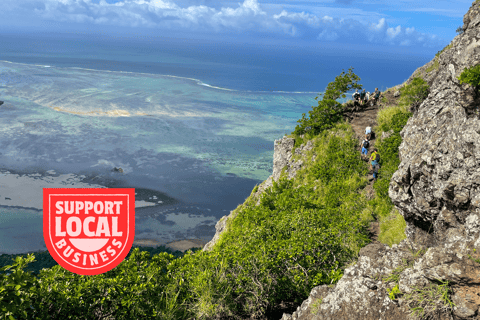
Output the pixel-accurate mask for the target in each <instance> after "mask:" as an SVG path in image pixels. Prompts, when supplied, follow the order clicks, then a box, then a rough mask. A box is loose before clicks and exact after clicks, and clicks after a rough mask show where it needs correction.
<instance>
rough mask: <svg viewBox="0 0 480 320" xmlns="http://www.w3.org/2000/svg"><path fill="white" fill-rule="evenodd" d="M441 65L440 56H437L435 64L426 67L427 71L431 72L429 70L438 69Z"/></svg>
mask: <svg viewBox="0 0 480 320" xmlns="http://www.w3.org/2000/svg"><path fill="white" fill-rule="evenodd" d="M439 66H440V63H439V62H438V58H435V61H434V62H433V64H432V65H431V66H430V67H428V68H427V69H425V72H426V73H429V72H432V71H433V70H438V67H439Z"/></svg>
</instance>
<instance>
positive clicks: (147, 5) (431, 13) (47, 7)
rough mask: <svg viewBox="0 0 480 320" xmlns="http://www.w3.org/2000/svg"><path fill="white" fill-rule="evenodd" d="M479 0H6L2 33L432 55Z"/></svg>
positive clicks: (1, 6)
mask: <svg viewBox="0 0 480 320" xmlns="http://www.w3.org/2000/svg"><path fill="white" fill-rule="evenodd" d="M471 4H472V1H471V0H453V1H452V0H395V1H386V0H277V1H272V0H244V1H243V2H242V1H229V0H228V1H219V0H163V1H162V0H1V2H0V11H1V12H2V19H1V21H0V34H1V33H19V32H21V33H33V34H34V33H82V34H96V35H98V34H101V35H109V36H112V35H114V36H118V37H126V38H129V37H130V38H146V39H148V38H155V37H158V38H161V37H184V38H188V39H214V40H215V39H216V40H218V41H237V42H238V41H244V42H246V43H276V44H277V45H278V44H279V45H284V46H312V47H315V46H328V45H334V44H342V45H348V46H358V47H359V48H367V47H368V48H372V49H373V50H393V51H398V50H403V51H405V52H411V53H416V52H418V53H423V54H428V55H432V54H434V53H436V52H437V51H439V50H441V49H442V48H443V47H444V46H446V45H447V44H448V43H449V42H450V41H451V40H452V39H453V38H454V37H455V35H456V29H457V28H458V27H459V26H461V25H463V16H464V14H465V13H466V12H467V11H468V9H469V7H470V6H471Z"/></svg>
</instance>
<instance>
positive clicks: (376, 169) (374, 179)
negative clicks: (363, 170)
mask: <svg viewBox="0 0 480 320" xmlns="http://www.w3.org/2000/svg"><path fill="white" fill-rule="evenodd" d="M379 168H380V165H379V164H378V163H377V164H376V165H375V166H373V168H372V169H373V181H377V178H378V169H379Z"/></svg>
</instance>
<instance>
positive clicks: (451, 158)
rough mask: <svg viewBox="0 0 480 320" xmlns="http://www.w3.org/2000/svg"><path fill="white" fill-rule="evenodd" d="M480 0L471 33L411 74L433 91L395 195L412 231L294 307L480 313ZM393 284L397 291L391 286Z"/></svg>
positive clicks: (405, 133)
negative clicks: (468, 77) (465, 76)
mask: <svg viewBox="0 0 480 320" xmlns="http://www.w3.org/2000/svg"><path fill="white" fill-rule="evenodd" d="M479 6H480V3H477V2H474V3H473V4H472V6H471V7H470V9H469V11H468V12H467V14H466V15H465V17H464V20H463V21H464V25H463V30H464V32H463V33H462V34H460V35H458V36H456V37H455V38H454V40H453V41H452V42H451V44H450V45H448V46H447V47H446V48H445V49H444V50H442V51H441V52H440V53H439V54H437V55H436V56H435V58H434V59H433V60H432V61H431V62H429V63H428V64H427V65H425V66H423V67H421V68H419V69H417V70H416V71H415V72H414V73H413V74H412V76H411V77H410V78H409V79H408V80H407V84H408V83H410V82H411V81H412V79H413V78H414V77H418V76H420V77H422V78H424V79H425V80H426V81H427V82H428V84H429V85H430V93H429V95H428V97H427V99H426V100H424V101H423V102H422V103H421V105H419V106H418V108H416V109H415V112H414V115H413V116H412V117H411V118H410V119H409V121H408V123H407V125H406V126H405V127H404V129H403V130H402V132H401V136H402V139H403V142H402V144H401V146H400V148H399V153H400V155H399V156H400V160H401V164H400V165H399V167H398V170H397V171H396V172H395V174H394V175H393V177H392V180H391V182H390V188H389V196H390V198H391V199H392V201H393V203H394V204H395V206H396V208H397V209H398V210H399V212H400V213H401V214H402V215H403V217H404V218H405V220H406V222H407V228H406V231H405V232H406V235H407V239H406V240H404V241H402V242H401V243H400V244H399V245H394V246H392V247H391V248H390V247H388V246H385V245H383V244H379V243H373V244H370V245H368V246H366V247H364V248H363V249H362V250H361V251H360V256H359V259H358V262H357V263H356V264H355V265H353V266H351V267H350V268H347V269H346V270H345V273H344V276H343V278H342V279H341V280H340V281H339V282H338V283H337V284H336V285H335V286H332V287H329V286H319V287H316V288H314V289H313V290H312V291H311V294H310V296H309V298H308V299H307V300H305V301H304V302H303V304H302V305H301V306H299V307H298V309H297V311H296V312H294V313H293V314H292V315H288V314H284V315H283V317H282V319H283V320H289V319H293V320H307V319H345V320H347V319H395V320H400V319H409V315H412V310H413V311H415V310H416V311H417V312H416V313H414V314H416V316H417V317H419V318H424V319H427V318H430V319H480V309H479V307H480V264H479V262H480V259H479V255H478V251H480V117H479V110H478V109H479V105H480V101H479V99H480V95H479V94H478V92H477V91H476V90H475V88H473V87H472V86H470V85H468V84H460V83H459V81H458V77H459V76H460V74H461V73H462V71H463V70H464V68H468V67H471V66H474V65H477V64H479V63H480V38H479V35H480V8H479ZM389 293H390V294H389Z"/></svg>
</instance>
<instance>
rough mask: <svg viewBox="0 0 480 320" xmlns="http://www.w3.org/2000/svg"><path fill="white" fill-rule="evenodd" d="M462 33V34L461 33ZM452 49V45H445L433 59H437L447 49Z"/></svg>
mask: <svg viewBox="0 0 480 320" xmlns="http://www.w3.org/2000/svg"><path fill="white" fill-rule="evenodd" d="M460 28H461V27H460ZM457 31H458V29H457ZM462 32H463V31H462ZM452 47H453V44H452V43H450V44H449V45H447V46H446V47H445V48H443V49H442V50H440V51H438V52H437V53H436V54H435V58H438V57H439V56H440V54H442V52H443V51H445V50H448V49H450V48H452Z"/></svg>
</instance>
